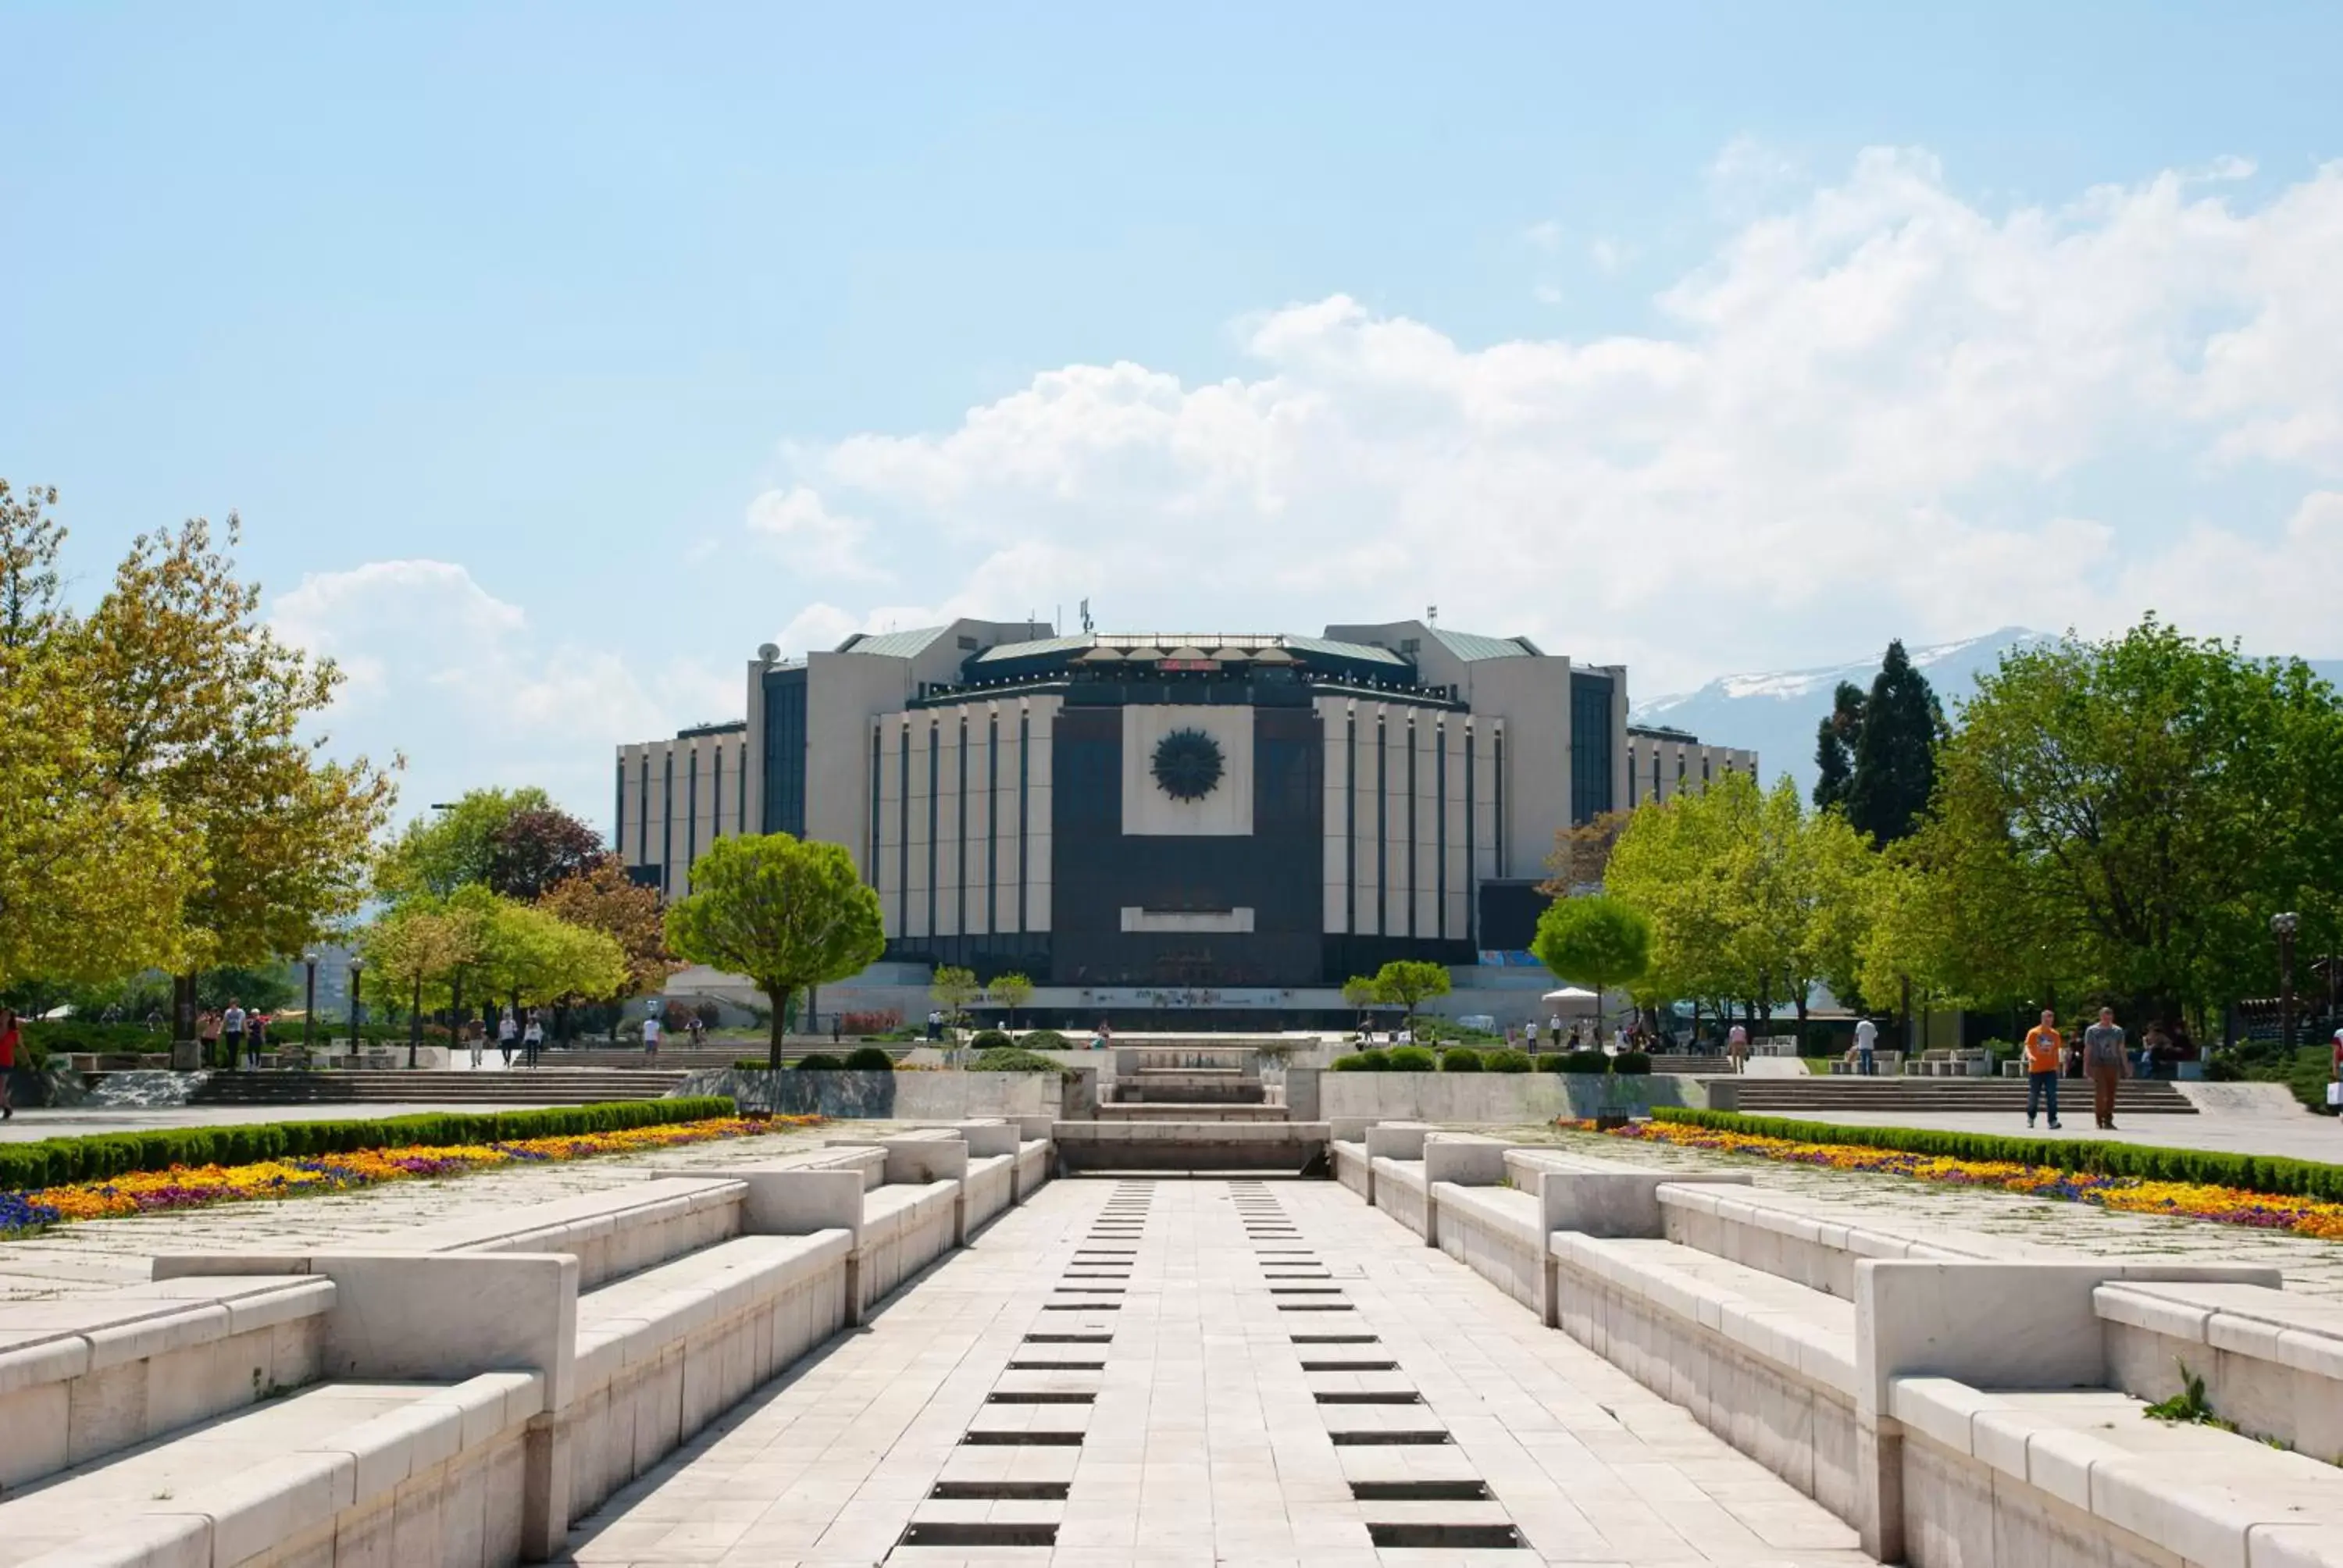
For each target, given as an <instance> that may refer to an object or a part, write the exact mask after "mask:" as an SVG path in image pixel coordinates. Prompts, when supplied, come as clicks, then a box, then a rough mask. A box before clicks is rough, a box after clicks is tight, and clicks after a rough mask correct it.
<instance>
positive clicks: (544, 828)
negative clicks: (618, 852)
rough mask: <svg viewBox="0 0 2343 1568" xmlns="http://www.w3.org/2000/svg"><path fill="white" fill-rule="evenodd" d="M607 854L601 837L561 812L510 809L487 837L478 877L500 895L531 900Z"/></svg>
mask: <svg viewBox="0 0 2343 1568" xmlns="http://www.w3.org/2000/svg"><path fill="white" fill-rule="evenodd" d="M608 853H609V851H608V849H604V848H603V847H602V835H600V834H599V833H597V832H596V831H594V829H591V828H589V827H588V826H587V825H586V824H585V823H583V822H581V821H579V820H578V819H577V818H575V817H573V816H571V815H570V814H569V813H568V812H567V811H563V810H558V809H555V808H552V807H545V808H541V809H528V810H520V811H516V812H514V813H513V814H512V815H511V816H510V817H508V818H506V819H505V820H504V823H503V824H502V825H501V826H500V827H498V829H497V830H496V831H495V832H494V833H493V834H491V835H490V836H489V839H488V875H487V876H486V877H484V878H483V879H482V880H484V881H486V882H487V883H488V886H489V887H490V888H491V889H493V890H495V891H497V892H499V893H502V894H503V895H504V896H505V897H506V898H508V899H525V900H538V899H541V898H543V897H544V896H545V895H546V894H547V893H548V891H550V890H552V889H553V888H555V887H556V886H558V885H559V884H560V883H562V882H565V881H568V879H570V878H572V877H575V876H578V875H579V874H580V873H581V872H584V871H587V870H588V869H591V868H593V867H594V866H596V865H598V864H600V863H601V861H602V859H603V858H604V857H605V856H606V855H608Z"/></svg>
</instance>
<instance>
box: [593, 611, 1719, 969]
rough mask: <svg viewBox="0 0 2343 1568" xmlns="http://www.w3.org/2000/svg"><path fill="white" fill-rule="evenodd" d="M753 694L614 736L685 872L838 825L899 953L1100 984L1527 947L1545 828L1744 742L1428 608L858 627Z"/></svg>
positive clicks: (628, 801) (635, 844) (668, 874)
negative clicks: (1064, 631) (1117, 630)
mask: <svg viewBox="0 0 2343 1568" xmlns="http://www.w3.org/2000/svg"><path fill="white" fill-rule="evenodd" d="M748 685H749V690H748V717H747V719H745V720H744V721H741V722H738V723H731V724H719V725H711V726H707V727H703V728H699V729H687V730H685V731H683V732H681V733H679V735H677V736H676V737H675V738H674V739H671V740H656V741H649V742H645V743H643V744H639V745H630V746H624V747H621V748H620V749H619V752H618V779H617V786H618V849H619V850H620V852H621V853H622V854H623V855H624V856H625V857H626V859H627V860H628V863H629V864H630V865H631V866H632V867H633V868H634V869H635V874H636V875H637V877H638V878H639V879H642V880H644V881H647V882H651V883H654V884H656V885H657V886H659V888H660V889H662V890H664V891H665V892H667V893H669V895H672V896H679V895H680V894H682V893H683V892H685V891H686V890H688V889H689V867H690V865H691V862H692V861H693V859H695V858H696V857H697V856H698V855H699V852H700V851H701V850H702V849H705V848H706V847H707V846H708V845H709V844H710V843H712V842H713V841H714V840H716V839H719V838H721V837H724V836H725V835H727V834H731V833H738V832H742V831H748V832H770V831H775V830H780V831H787V832H789V833H794V834H798V835H799V836H801V837H810V838H814V839H826V840H829V841H830V842H832V843H837V844H842V845H844V846H846V848H847V849H849V850H850V852H851V853H852V854H853V856H854V859H855V862H856V864H857V865H858V866H859V867H860V869H861V872H862V875H863V878H864V879H865V880H867V881H868V882H869V883H870V886H871V887H872V888H874V889H876V890H878V893H879V896H880V902H881V903H882V905H883V906H884V908H885V910H886V920H887V935H888V957H889V959H890V960H895V961H897V962H901V963H936V964H943V963H950V964H960V965H965V966H968V967H970V968H971V969H973V970H976V971H977V973H978V974H979V976H980V977H986V976H990V975H991V974H993V973H998V972H1000V971H1002V970H1020V971H1021V972H1023V973H1025V974H1027V975H1030V976H1031V977H1032V979H1033V980H1035V981H1036V982H1037V983H1038V984H1040V985H1041V986H1043V987H1060V988H1065V987H1072V988H1079V989H1080V990H1081V991H1082V992H1083V993H1085V994H1089V993H1091V992H1101V991H1103V990H1108V989H1111V988H1130V987H1214V988H1232V987H1233V988H1271V989H1272V990H1295V989H1312V988H1320V987H1324V986H1328V985H1339V984H1340V983H1341V980H1342V978H1343V977H1344V976H1346V975H1352V974H1357V973H1361V972H1366V971H1372V970H1374V969H1375V968H1377V967H1378V966H1380V965H1381V964H1382V963H1383V962H1384V961H1385V960H1389V959H1394V958H1419V959H1429V960H1435V961H1439V962H1443V963H1447V964H1455V965H1463V964H1473V963H1476V962H1480V961H1483V960H1484V955H1485V956H1493V955H1495V954H1499V953H1502V952H1503V951H1506V950H1520V949H1523V948H1526V947H1527V945H1528V940H1529V932H1530V930H1531V928H1532V927H1533V926H1534V921H1535V918H1536V912H1537V910H1538V909H1539V907H1540V906H1541V905H1542V904H1543V902H1544V900H1543V899H1542V898H1541V897H1540V896H1539V895H1538V894H1537V893H1536V891H1535V888H1536V884H1537V882H1538V881H1539V880H1541V879H1543V878H1544V877H1545V875H1546V874H1547V873H1546V870H1545V866H1544V861H1545V858H1546V856H1547V855H1548V853H1549V852H1551V850H1552V849H1553V847H1554V834H1555V832H1556V831H1557V830H1558V829H1564V828H1566V827H1569V826H1571V825H1573V824H1574V823H1583V822H1584V821H1586V820H1588V819H1590V818H1592V817H1594V816H1595V815H1596V814H1598V813H1600V812H1604V811H1607V810H1610V809H1613V808H1614V807H1619V806H1627V805H1633V804H1634V803H1635V802H1637V801H1639V800H1642V799H1647V798H1650V797H1653V796H1660V797H1667V796H1673V795H1674V794H1676V793H1677V792H1679V791H1680V790H1683V789H1698V788H1701V787H1703V786H1704V784H1705V783H1706V782H1707V781H1708V780H1710V779H1714V778H1715V777H1716V776H1718V775H1719V774H1720V773H1722V772H1723V771H1725V770H1728V769H1737V770H1746V771H1750V772H1754V771H1755V768H1756V758H1755V755H1754V754H1752V753H1749V752H1745V751H1730V750H1725V749H1717V748H1711V747H1704V746H1702V745H1701V744H1700V743H1699V742H1698V741H1697V740H1695V739H1694V738H1692V737H1691V736H1688V735H1684V734H1682V733H1681V732H1676V731H1667V730H1649V729H1630V728H1629V727H1628V724H1627V680H1626V671H1625V670H1624V668H1619V667H1617V666H1588V665H1578V664H1574V663H1573V662H1572V661H1571V660H1570V659H1568V658H1561V657H1557V656H1555V655H1552V654H1548V653H1546V652H1544V651H1543V650H1542V649H1541V648H1538V647H1537V646H1536V645H1534V643H1532V642H1531V641H1530V640H1529V639H1528V638H1497V637H1483V636H1477V635H1473V634H1470V633H1464V632H1458V631H1452V630H1449V629H1448V628H1444V627H1441V626H1436V625H1433V624H1430V623H1428V622H1424V621H1401V622H1395V623H1391V624H1384V625H1363V626H1334V627H1329V628H1326V631H1325V633H1324V635H1323V636H1318V637H1303V636H1294V635H1259V634H1245V635H1238V634H1232V633H1226V632H1196V631H1178V632H1171V631H1167V632H1145V633H1133V634H1123V635H1108V634H1104V633H1084V634H1082V635H1081V636H1077V637H1061V636H1057V635H1054V634H1053V633H1052V631H1051V628H1049V627H1047V626H1041V625H1029V624H1026V623H1023V622H1008V623H1001V622H992V621H974V620H962V621H957V622H954V623H953V624H951V625H950V626H940V627H930V628H923V629H921V630H918V631H904V632H892V633H888V634H886V635H883V636H857V637H853V638H848V639H847V640H846V641H845V642H844V643H842V644H840V646H839V648H836V649H835V650H834V651H831V652H828V653H815V654H812V655H809V657H808V658H806V659H805V660H804V662H802V663H796V662H783V661H781V660H780V659H779V658H777V657H776V652H775V650H774V649H772V648H764V649H762V650H760V655H759V658H757V659H756V660H755V661H754V662H752V663H751V664H750V665H749V676H748Z"/></svg>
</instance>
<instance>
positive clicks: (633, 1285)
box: [577, 1231, 853, 1395]
mask: <svg viewBox="0 0 2343 1568" xmlns="http://www.w3.org/2000/svg"><path fill="white" fill-rule="evenodd" d="M852 1249H853V1237H852V1235H851V1234H850V1232H848V1231H820V1232H819V1233H817V1234H813V1235H807V1236H741V1237H738V1238H735V1239H734V1240H732V1241H726V1242H724V1243H722V1244H721V1245H719V1246H716V1247H711V1248H709V1249H708V1250H707V1251H701V1252H695V1253H693V1254H691V1255H690V1256H689V1257H686V1258H679V1259H678V1260H676V1261H673V1262H670V1263H664V1264H661V1265H660V1266H659V1267H658V1268H655V1269H650V1270H647V1271H644V1272H642V1273H639V1274H636V1275H633V1276H631V1277H630V1278H628V1279H626V1280H622V1281H620V1282H618V1283H616V1284H611V1285H606V1286H604V1287H602V1288H601V1289H599V1290H598V1291H594V1292H590V1293H588V1294H587V1295H583V1296H580V1297H579V1298H578V1372H577V1392H578V1395H585V1394H589V1393H592V1392H595V1391H596V1390H598V1389H600V1388H603V1387H606V1386H607V1385H608V1383H609V1382H610V1381H611V1380H612V1379H613V1378H615V1377H617V1376H618V1373H619V1372H621V1371H623V1370H624V1369H625V1368H627V1367H630V1366H639V1365H642V1364H645V1363H647V1362H654V1361H656V1360H658V1359H659V1357H660V1356H661V1355H663V1354H665V1353H666V1352H668V1351H669V1349H670V1348H672V1347H674V1346H676V1345H678V1344H680V1343H683V1342H687V1341H689V1340H690V1339H692V1338H693V1337H695V1336H698V1335H701V1334H706V1333H710V1332H715V1331H717V1330H718V1329H720V1328H722V1327H723V1326H725V1325H726V1324H729V1322H732V1321H734V1320H735V1319H738V1318H740V1317H743V1316H746V1315H748V1314H749V1313H751V1312H756V1311H758V1310H759V1309H761V1308H763V1307H765V1306H767V1305H769V1303H770V1302H772V1301H773V1300H774V1299H776V1298H778V1297H779V1296H782V1295H785V1294H787V1293H788V1292H790V1291H792V1290H794V1289H796V1288H798V1287H799V1286H800V1285H803V1284H807V1283H809V1282H814V1281H816V1280H818V1279H820V1277H821V1276H823V1275H825V1274H832V1273H834V1274H835V1275H836V1276H837V1286H836V1288H837V1289H838V1290H839V1291H840V1294H841V1299H842V1293H843V1290H844V1283H845V1278H846V1260H847V1257H848V1254H849V1253H850V1251H852Z"/></svg>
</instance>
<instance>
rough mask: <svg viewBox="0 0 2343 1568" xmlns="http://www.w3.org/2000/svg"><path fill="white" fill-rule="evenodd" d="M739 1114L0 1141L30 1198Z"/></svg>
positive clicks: (419, 1120)
mask: <svg viewBox="0 0 2343 1568" xmlns="http://www.w3.org/2000/svg"><path fill="white" fill-rule="evenodd" d="M737 1109H738V1108H737V1107H736V1106H734V1105H733V1103H732V1101H730V1100H729V1098H726V1097H725V1096H722V1095H699V1096H694V1097H691V1098H689V1099H677V1100H629V1101H618V1102H616V1103H613V1104H608V1105H568V1106H557V1107H555V1108H553V1109H551V1110H548V1111H487V1112H479V1111H420V1112H417V1114H415V1115H412V1116H387V1117H371V1118H368V1119H367V1120H364V1121H266V1122H256V1123H250V1124H243V1125H237V1126H233V1127H169V1128H157V1129H156V1130H155V1131H152V1132H105V1133H99V1134H96V1135H95V1136H92V1137H88V1138H48V1139H44V1140H42V1141H40V1142H37V1143H0V1191H32V1190H33V1189H35V1188H39V1187H61V1186H63V1185H65V1183H66V1182H69V1181H101V1180H103V1179H105V1178H106V1177H108V1176H122V1175H126V1174H128V1173H129V1172H131V1171H167V1170H169V1169H170V1168H171V1167H172V1166H174V1165H247V1164H250V1163H252V1162H253V1161H258V1160H300V1159H306V1158H308V1157H310V1156H313V1155H318V1154H348V1153H353V1152H355V1151H358V1150H363V1149H401V1148H406V1147H408V1146H410V1145H415V1144H449V1143H502V1142H508V1141H512V1140H514V1139H520V1138H561V1137H569V1136H574V1135H576V1134H578V1133H581V1132H622V1131H627V1130H628V1129H629V1128H635V1127H662V1126H666V1125H668V1124H669V1123H670V1122H677V1121H708V1120H709V1119H710V1118H712V1117H718V1116H730V1115H733V1114H735V1113H736V1111H737Z"/></svg>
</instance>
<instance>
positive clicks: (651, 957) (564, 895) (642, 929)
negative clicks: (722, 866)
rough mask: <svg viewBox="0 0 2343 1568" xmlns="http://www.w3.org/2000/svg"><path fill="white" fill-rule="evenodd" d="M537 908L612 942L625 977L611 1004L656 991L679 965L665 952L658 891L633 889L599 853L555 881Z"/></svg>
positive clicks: (620, 868)
mask: <svg viewBox="0 0 2343 1568" xmlns="http://www.w3.org/2000/svg"><path fill="white" fill-rule="evenodd" d="M538 907H539V908H540V909H543V910H545V911H546V912H547V913H548V914H551V915H554V916H557V917H558V918H559V919H561V920H567V921H568V922H569V923H570V924H571V925H573V926H583V927H584V928H585V929H587V930H592V931H599V932H601V933H602V934H603V935H604V936H606V937H608V938H609V939H610V940H612V941H615V942H616V943H618V951H619V953H620V955H621V956H622V957H623V958H624V959H625V960H626V976H625V979H624V980H623V981H622V982H621V984H620V985H619V987H618V990H616V991H614V992H611V993H608V994H609V996H610V997H611V999H612V1000H618V999H621V998H625V997H632V996H641V995H643V994H645V993H646V992H649V991H654V990H658V989H659V987H660V986H662V985H664V984H665V983H667V977H668V976H669V975H671V974H673V973H674V972H675V971H676V970H677V969H678V968H679V965H678V964H677V962H676V960H675V955H674V954H672V953H670V952H669V950H668V945H667V922H666V920H665V918H664V917H663V916H662V915H661V913H660V911H659V890H657V889H656V888H646V887H642V886H639V885H638V884H637V883H636V882H635V880H634V879H632V878H630V877H628V875H627V867H626V863H625V862H624V861H623V860H621V859H619V858H618V856H616V855H610V854H605V855H603V856H602V857H601V858H600V859H597V860H596V861H594V862H593V863H592V864H591V865H589V866H588V867H586V868H584V869H581V870H578V871H577V872H575V873H573V874H571V875H570V876H568V877H567V878H565V879H562V880H561V881H559V882H558V883H556V884H555V885H554V886H553V888H552V889H551V890H549V891H548V892H547V893H546V895H545V896H544V897H543V898H542V899H539V900H538Z"/></svg>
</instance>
